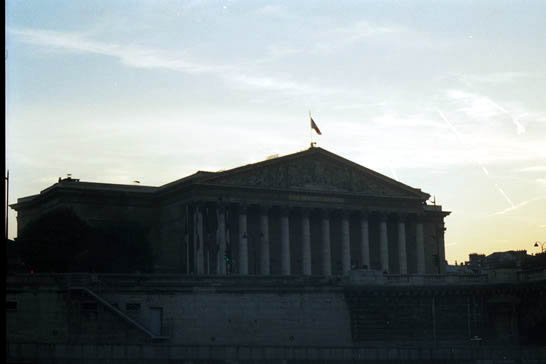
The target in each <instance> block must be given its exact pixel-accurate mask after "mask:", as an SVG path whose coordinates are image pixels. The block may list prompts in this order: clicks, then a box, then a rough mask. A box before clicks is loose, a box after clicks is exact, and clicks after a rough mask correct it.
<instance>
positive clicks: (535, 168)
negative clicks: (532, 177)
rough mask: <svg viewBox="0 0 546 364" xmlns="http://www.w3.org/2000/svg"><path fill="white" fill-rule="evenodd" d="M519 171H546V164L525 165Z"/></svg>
mask: <svg viewBox="0 0 546 364" xmlns="http://www.w3.org/2000/svg"><path fill="white" fill-rule="evenodd" d="M517 171H518V172H546V166H532V167H525V168H520V169H518V170H517Z"/></svg>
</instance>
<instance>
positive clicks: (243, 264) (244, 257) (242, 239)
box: [239, 204, 248, 275]
mask: <svg viewBox="0 0 546 364" xmlns="http://www.w3.org/2000/svg"><path fill="white" fill-rule="evenodd" d="M239 274H244V275H247V274H248V235H247V228H246V205H242V204H241V205H239Z"/></svg>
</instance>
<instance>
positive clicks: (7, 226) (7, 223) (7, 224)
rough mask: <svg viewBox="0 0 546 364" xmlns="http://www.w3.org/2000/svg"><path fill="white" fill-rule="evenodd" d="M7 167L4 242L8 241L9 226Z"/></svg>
mask: <svg viewBox="0 0 546 364" xmlns="http://www.w3.org/2000/svg"><path fill="white" fill-rule="evenodd" d="M8 206H9V169H8V176H7V177H6V242H7V241H8V228H9V221H8V213H9V207H8Z"/></svg>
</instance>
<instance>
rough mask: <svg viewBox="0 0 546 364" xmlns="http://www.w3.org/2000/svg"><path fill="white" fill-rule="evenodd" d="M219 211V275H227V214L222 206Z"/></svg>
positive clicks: (218, 207)
mask: <svg viewBox="0 0 546 364" xmlns="http://www.w3.org/2000/svg"><path fill="white" fill-rule="evenodd" d="M217 209H218V245H219V247H218V274H221V275H225V274H226V257H225V252H226V212H225V208H224V206H222V205H218V206H217Z"/></svg>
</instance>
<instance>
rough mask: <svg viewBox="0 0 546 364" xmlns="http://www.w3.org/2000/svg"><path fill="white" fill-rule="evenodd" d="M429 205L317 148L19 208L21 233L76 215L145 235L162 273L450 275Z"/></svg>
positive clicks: (440, 227)
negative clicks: (134, 227) (66, 213)
mask: <svg viewBox="0 0 546 364" xmlns="http://www.w3.org/2000/svg"><path fill="white" fill-rule="evenodd" d="M429 197H430V195H429V194H427V193H425V192H422V191H421V190H420V189H417V188H413V187H410V186H407V185H405V184H403V183H400V182H398V181H395V180H393V179H391V178H388V177H386V176H384V175H382V174H380V173H377V172H375V171H372V170H370V169H368V168H365V167H363V166H360V165H358V164H356V163H354V162H351V161H349V160H347V159H344V158H342V157H339V156H337V155H335V154H333V153H331V152H329V151H326V150H324V149H321V148H316V147H312V148H309V149H307V150H305V151H302V152H298V153H294V154H290V155H286V156H282V157H278V156H273V157H272V158H269V159H267V160H265V161H262V162H259V163H254V164H249V165H245V166H242V167H238V168H234V169H230V170H224V171H220V172H205V171H198V172H196V173H195V174H192V175H190V176H188V177H185V178H182V179H179V180H177V181H174V182H171V183H168V184H166V185H163V186H160V187H149V186H143V185H140V184H137V185H117V184H108V183H90V182H81V181H79V180H78V179H72V178H67V179H63V180H59V182H58V183H55V184H54V185H52V186H50V187H49V188H47V189H45V190H43V191H41V192H40V193H39V194H37V195H33V196H28V197H24V198H20V199H19V200H18V201H17V203H16V204H13V205H11V207H12V208H13V209H15V210H16V211H17V213H18V216H17V219H18V229H19V231H21V229H24V228H25V226H26V225H27V224H28V223H29V221H31V220H33V219H37V218H39V217H40V216H42V215H43V214H44V213H46V212H48V211H52V210H55V209H57V208H61V207H68V208H70V209H72V210H73V211H75V212H76V214H77V215H78V216H80V217H81V218H82V219H84V220H86V221H87V222H88V223H89V224H91V225H94V226H101V225H102V224H106V223H110V224H111V223H115V222H116V221H118V220H119V219H120V218H123V219H126V220H131V221H134V222H138V224H139V225H140V226H144V227H147V228H148V231H149V234H148V239H149V241H150V242H151V243H152V245H153V261H154V267H155V269H154V271H155V272H166V273H193V274H218V275H225V274H230V273H231V274H241V275H247V274H255V275H269V274H276V275H325V276H329V275H343V274H347V273H348V272H349V271H350V270H352V269H357V268H358V269H370V270H377V271H380V272H389V273H399V274H438V273H445V266H446V264H445V248H444V231H445V227H444V217H446V216H447V215H449V212H447V211H443V210H442V207H441V206H436V205H427V203H426V201H427V200H428V199H429Z"/></svg>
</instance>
